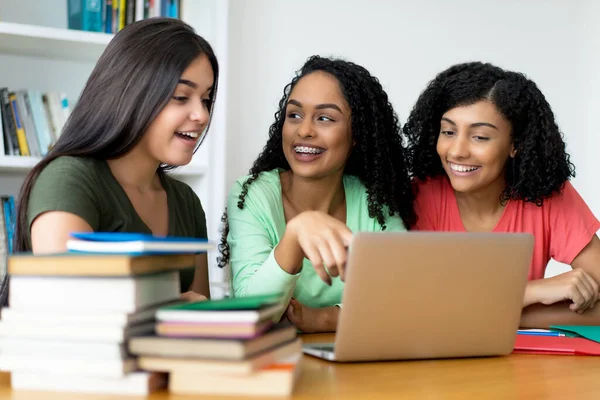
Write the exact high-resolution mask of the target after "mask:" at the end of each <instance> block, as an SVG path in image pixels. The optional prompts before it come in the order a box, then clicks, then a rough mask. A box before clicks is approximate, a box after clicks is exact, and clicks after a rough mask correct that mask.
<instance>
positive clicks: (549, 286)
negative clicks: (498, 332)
mask: <svg viewBox="0 0 600 400" xmlns="http://www.w3.org/2000/svg"><path fill="white" fill-rule="evenodd" d="M598 288H599V286H598V283H597V282H596V281H595V280H594V278H592V277H591V276H590V275H589V274H588V273H587V272H585V271H584V270H582V269H574V270H572V271H569V272H565V273H564V274H560V275H556V276H553V277H551V278H546V279H539V280H535V281H531V282H529V283H528V285H527V290H526V291H525V299H526V300H525V305H530V304H533V303H542V304H545V305H550V304H554V303H558V302H560V301H564V300H570V301H572V302H573V303H572V304H571V305H570V306H569V308H570V309H571V311H574V312H577V313H579V314H583V312H585V311H586V310H588V309H590V308H594V306H595V305H596V302H597V301H598V298H599V294H598Z"/></svg>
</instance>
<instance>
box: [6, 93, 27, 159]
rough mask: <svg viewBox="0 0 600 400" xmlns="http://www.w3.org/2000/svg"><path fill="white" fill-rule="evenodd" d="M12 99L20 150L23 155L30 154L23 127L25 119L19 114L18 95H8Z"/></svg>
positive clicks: (11, 103) (11, 104)
mask: <svg viewBox="0 0 600 400" xmlns="http://www.w3.org/2000/svg"><path fill="white" fill-rule="evenodd" d="M8 99H9V100H10V106H11V107H12V111H13V119H14V121H15V127H16V128H17V142H18V143H19V151H20V152H21V155H22V156H28V155H30V154H29V145H27V138H26V137H25V129H23V121H22V120H21V115H19V109H18V107H17V96H16V95H15V94H14V93H11V94H9V95H8Z"/></svg>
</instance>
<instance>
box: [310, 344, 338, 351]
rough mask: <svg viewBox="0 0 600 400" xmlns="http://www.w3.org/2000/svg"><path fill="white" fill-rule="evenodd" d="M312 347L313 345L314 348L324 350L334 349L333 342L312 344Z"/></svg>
mask: <svg viewBox="0 0 600 400" xmlns="http://www.w3.org/2000/svg"><path fill="white" fill-rule="evenodd" d="M310 347H312V348H313V349H317V350H324V351H333V349H334V345H333V343H331V344H320V345H312V346H310Z"/></svg>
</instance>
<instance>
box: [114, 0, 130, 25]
mask: <svg viewBox="0 0 600 400" xmlns="http://www.w3.org/2000/svg"><path fill="white" fill-rule="evenodd" d="M116 1H118V2H119V30H121V29H123V28H125V23H126V22H127V5H126V4H125V3H126V0H116ZM129 1H132V0H129Z"/></svg>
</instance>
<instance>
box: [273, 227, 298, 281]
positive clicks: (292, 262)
mask: <svg viewBox="0 0 600 400" xmlns="http://www.w3.org/2000/svg"><path fill="white" fill-rule="evenodd" d="M275 260H276V261H277V264H278V265H279V266H280V268H281V269H283V270H284V271H285V272H287V273H288V274H292V275H293V274H297V273H298V272H299V271H300V270H301V269H302V261H303V260H304V252H303V251H302V248H301V247H300V245H298V240H297V239H296V238H295V237H294V236H293V235H291V234H290V233H289V232H288V231H286V233H285V234H284V235H283V237H282V238H281V241H280V242H279V243H278V244H277V246H276V247H275Z"/></svg>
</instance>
